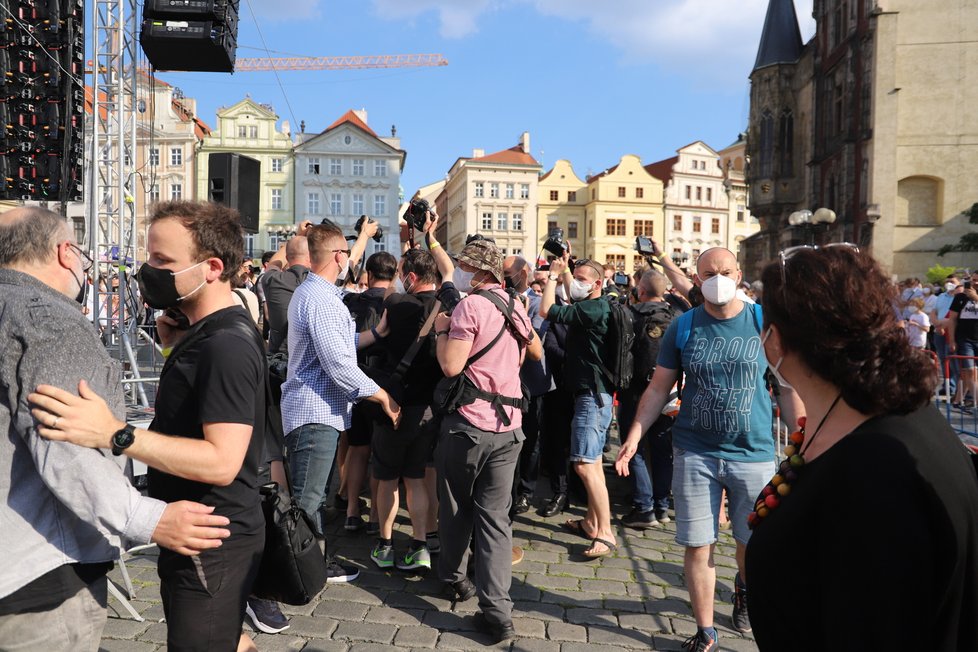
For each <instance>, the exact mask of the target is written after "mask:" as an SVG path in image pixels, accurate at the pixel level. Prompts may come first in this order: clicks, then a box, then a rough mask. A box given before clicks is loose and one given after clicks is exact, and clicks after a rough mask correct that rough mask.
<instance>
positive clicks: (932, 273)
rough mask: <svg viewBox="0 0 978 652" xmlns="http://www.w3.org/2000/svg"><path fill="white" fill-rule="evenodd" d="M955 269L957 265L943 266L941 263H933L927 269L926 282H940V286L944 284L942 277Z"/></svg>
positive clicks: (945, 276) (944, 277)
mask: <svg viewBox="0 0 978 652" xmlns="http://www.w3.org/2000/svg"><path fill="white" fill-rule="evenodd" d="M956 271H957V267H945V266H943V265H934V266H933V267H931V268H930V269H928V270H927V282H928V283H940V284H941V285H942V286H943V284H944V279H946V278H947V277H948V276H950V275H951V274H953V273H954V272H956Z"/></svg>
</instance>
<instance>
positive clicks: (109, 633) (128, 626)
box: [102, 618, 153, 639]
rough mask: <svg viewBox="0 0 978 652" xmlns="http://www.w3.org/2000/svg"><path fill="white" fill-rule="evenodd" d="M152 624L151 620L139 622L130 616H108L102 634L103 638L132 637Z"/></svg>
mask: <svg viewBox="0 0 978 652" xmlns="http://www.w3.org/2000/svg"><path fill="white" fill-rule="evenodd" d="M152 624H153V622H152V621H149V620H144V621H143V622H139V621H136V620H133V619H132V618H109V619H107V620H106V621H105V628H104V629H103V630H102V636H104V637H105V638H124V639H134V638H136V637H138V636H139V635H140V634H142V633H143V632H145V631H146V630H147V629H149V626H150V625H152Z"/></svg>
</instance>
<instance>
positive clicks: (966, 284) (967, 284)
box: [964, 281, 971, 290]
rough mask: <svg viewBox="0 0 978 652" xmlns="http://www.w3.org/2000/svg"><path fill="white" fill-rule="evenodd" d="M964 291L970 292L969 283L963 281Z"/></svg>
mask: <svg viewBox="0 0 978 652" xmlns="http://www.w3.org/2000/svg"><path fill="white" fill-rule="evenodd" d="M964 289H965V290H970V289H971V281H965V282H964Z"/></svg>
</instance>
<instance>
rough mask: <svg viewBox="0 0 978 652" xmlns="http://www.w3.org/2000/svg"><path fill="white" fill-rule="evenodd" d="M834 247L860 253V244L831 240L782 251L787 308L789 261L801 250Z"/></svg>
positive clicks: (783, 291) (782, 285)
mask: <svg viewBox="0 0 978 652" xmlns="http://www.w3.org/2000/svg"><path fill="white" fill-rule="evenodd" d="M832 247H846V248H847V249H852V250H853V251H855V252H856V253H859V246H858V245H855V244H853V243H851V242H830V243H829V244H826V245H822V246H821V247H819V246H818V245H798V246H796V247H788V248H787V249H785V250H783V251H781V252H780V253H779V254H778V256H779V257H780V258H781V295H782V296H781V298H782V299H783V300H784V306H785V310H787V308H788V277H787V273H786V270H787V268H788V261H789V260H791V259H792V258H793V257H794V256H795V254H797V253H798V252H799V251H805V250H806V249H807V250H812V251H814V250H816V249H830V248H832Z"/></svg>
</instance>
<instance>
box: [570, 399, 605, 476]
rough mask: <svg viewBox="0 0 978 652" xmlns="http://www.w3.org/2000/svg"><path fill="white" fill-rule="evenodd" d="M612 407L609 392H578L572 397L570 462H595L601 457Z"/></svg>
mask: <svg viewBox="0 0 978 652" xmlns="http://www.w3.org/2000/svg"><path fill="white" fill-rule="evenodd" d="M599 397H600V403H601V404H600V405H599V404H598V403H599V401H598V399H599ZM612 408H613V403H612V400H611V395H610V394H578V395H577V396H576V397H575V398H574V419H573V420H572V421H571V445H570V461H571V462H597V461H598V460H600V459H601V457H602V455H604V444H605V440H606V439H607V437H608V426H610V425H611V411H612Z"/></svg>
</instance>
